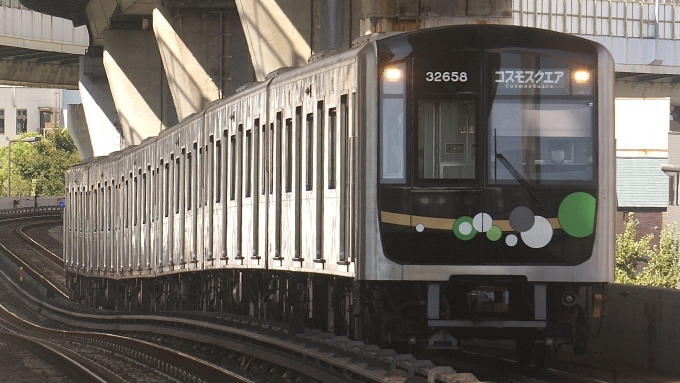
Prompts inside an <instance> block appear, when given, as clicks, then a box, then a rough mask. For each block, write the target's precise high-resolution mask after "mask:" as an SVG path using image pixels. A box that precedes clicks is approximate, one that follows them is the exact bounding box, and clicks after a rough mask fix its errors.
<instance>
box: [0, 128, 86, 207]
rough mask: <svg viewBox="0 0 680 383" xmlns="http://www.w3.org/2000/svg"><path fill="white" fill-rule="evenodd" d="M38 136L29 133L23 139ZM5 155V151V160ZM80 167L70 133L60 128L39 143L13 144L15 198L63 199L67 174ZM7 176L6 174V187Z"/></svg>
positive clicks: (13, 189)
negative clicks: (58, 197) (75, 167)
mask: <svg viewBox="0 0 680 383" xmlns="http://www.w3.org/2000/svg"><path fill="white" fill-rule="evenodd" d="M35 135H36V134H35V133H32V134H30V133H29V134H25V135H22V136H21V138H24V137H30V136H35ZM6 154H7V152H6V148H5V157H6ZM78 163H80V154H79V153H78V149H77V148H76V145H75V143H74V142H73V139H72V138H71V135H70V134H69V132H68V129H65V128H61V127H59V126H58V125H55V127H54V129H53V130H52V131H51V132H48V133H47V134H46V135H45V137H44V139H42V140H41V141H39V142H36V143H33V144H29V143H25V142H17V143H13V144H12V168H11V170H12V195H25V196H38V195H63V194H64V190H65V186H64V175H65V173H66V170H68V168H70V167H71V166H73V165H76V164H78ZM5 166H6V165H5ZM5 169H6V168H5ZM6 174H7V172H6V171H5V176H4V178H5V180H4V181H5V184H6V182H7V180H6V178H7V176H6Z"/></svg>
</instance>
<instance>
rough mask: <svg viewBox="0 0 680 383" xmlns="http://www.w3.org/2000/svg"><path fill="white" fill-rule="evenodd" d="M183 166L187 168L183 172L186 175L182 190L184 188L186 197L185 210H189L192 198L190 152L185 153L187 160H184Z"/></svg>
mask: <svg viewBox="0 0 680 383" xmlns="http://www.w3.org/2000/svg"><path fill="white" fill-rule="evenodd" d="M185 166H186V167H187V168H186V171H185V172H184V174H186V177H185V178H184V180H185V184H184V190H185V193H186V199H187V200H186V209H187V211H189V210H191V198H192V195H191V177H193V175H192V174H191V173H192V171H191V170H192V169H193V168H192V167H191V152H189V153H187V162H186V164H185Z"/></svg>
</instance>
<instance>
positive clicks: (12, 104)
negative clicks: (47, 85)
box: [0, 86, 80, 146]
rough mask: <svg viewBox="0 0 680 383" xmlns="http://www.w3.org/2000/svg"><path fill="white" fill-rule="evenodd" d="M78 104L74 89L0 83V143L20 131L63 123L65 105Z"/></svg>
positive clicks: (29, 131)
mask: <svg viewBox="0 0 680 383" xmlns="http://www.w3.org/2000/svg"><path fill="white" fill-rule="evenodd" d="M78 103H80V96H79V94H78V91H74V90H63V89H42V88H26V87H17V86H0V146H6V145H7V142H8V141H9V140H12V139H15V138H17V137H19V136H20V135H21V134H23V133H39V134H44V133H45V132H46V130H49V129H51V128H52V127H53V126H54V125H55V123H58V124H59V126H62V127H65V126H67V121H68V112H67V106H68V104H78Z"/></svg>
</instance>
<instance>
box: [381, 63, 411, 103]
mask: <svg viewBox="0 0 680 383" xmlns="http://www.w3.org/2000/svg"><path fill="white" fill-rule="evenodd" d="M405 70H406V64H404V63H401V64H396V65H390V66H388V67H387V68H385V69H384V70H383V72H382V79H381V83H382V94H383V95H386V94H389V95H403V94H404V90H405V89H406V87H405V84H404V77H405V76H404V73H405Z"/></svg>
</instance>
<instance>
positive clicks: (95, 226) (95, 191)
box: [93, 189, 99, 233]
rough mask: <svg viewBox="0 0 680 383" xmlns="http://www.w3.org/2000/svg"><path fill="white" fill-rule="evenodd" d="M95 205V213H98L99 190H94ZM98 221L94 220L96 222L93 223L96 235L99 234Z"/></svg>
mask: <svg viewBox="0 0 680 383" xmlns="http://www.w3.org/2000/svg"><path fill="white" fill-rule="evenodd" d="M93 204H94V211H95V212H96V211H97V208H98V205H99V200H98V199H97V189H94V201H93ZM97 221H98V220H97V219H94V222H93V224H94V226H93V231H94V232H95V233H96V232H97Z"/></svg>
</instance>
